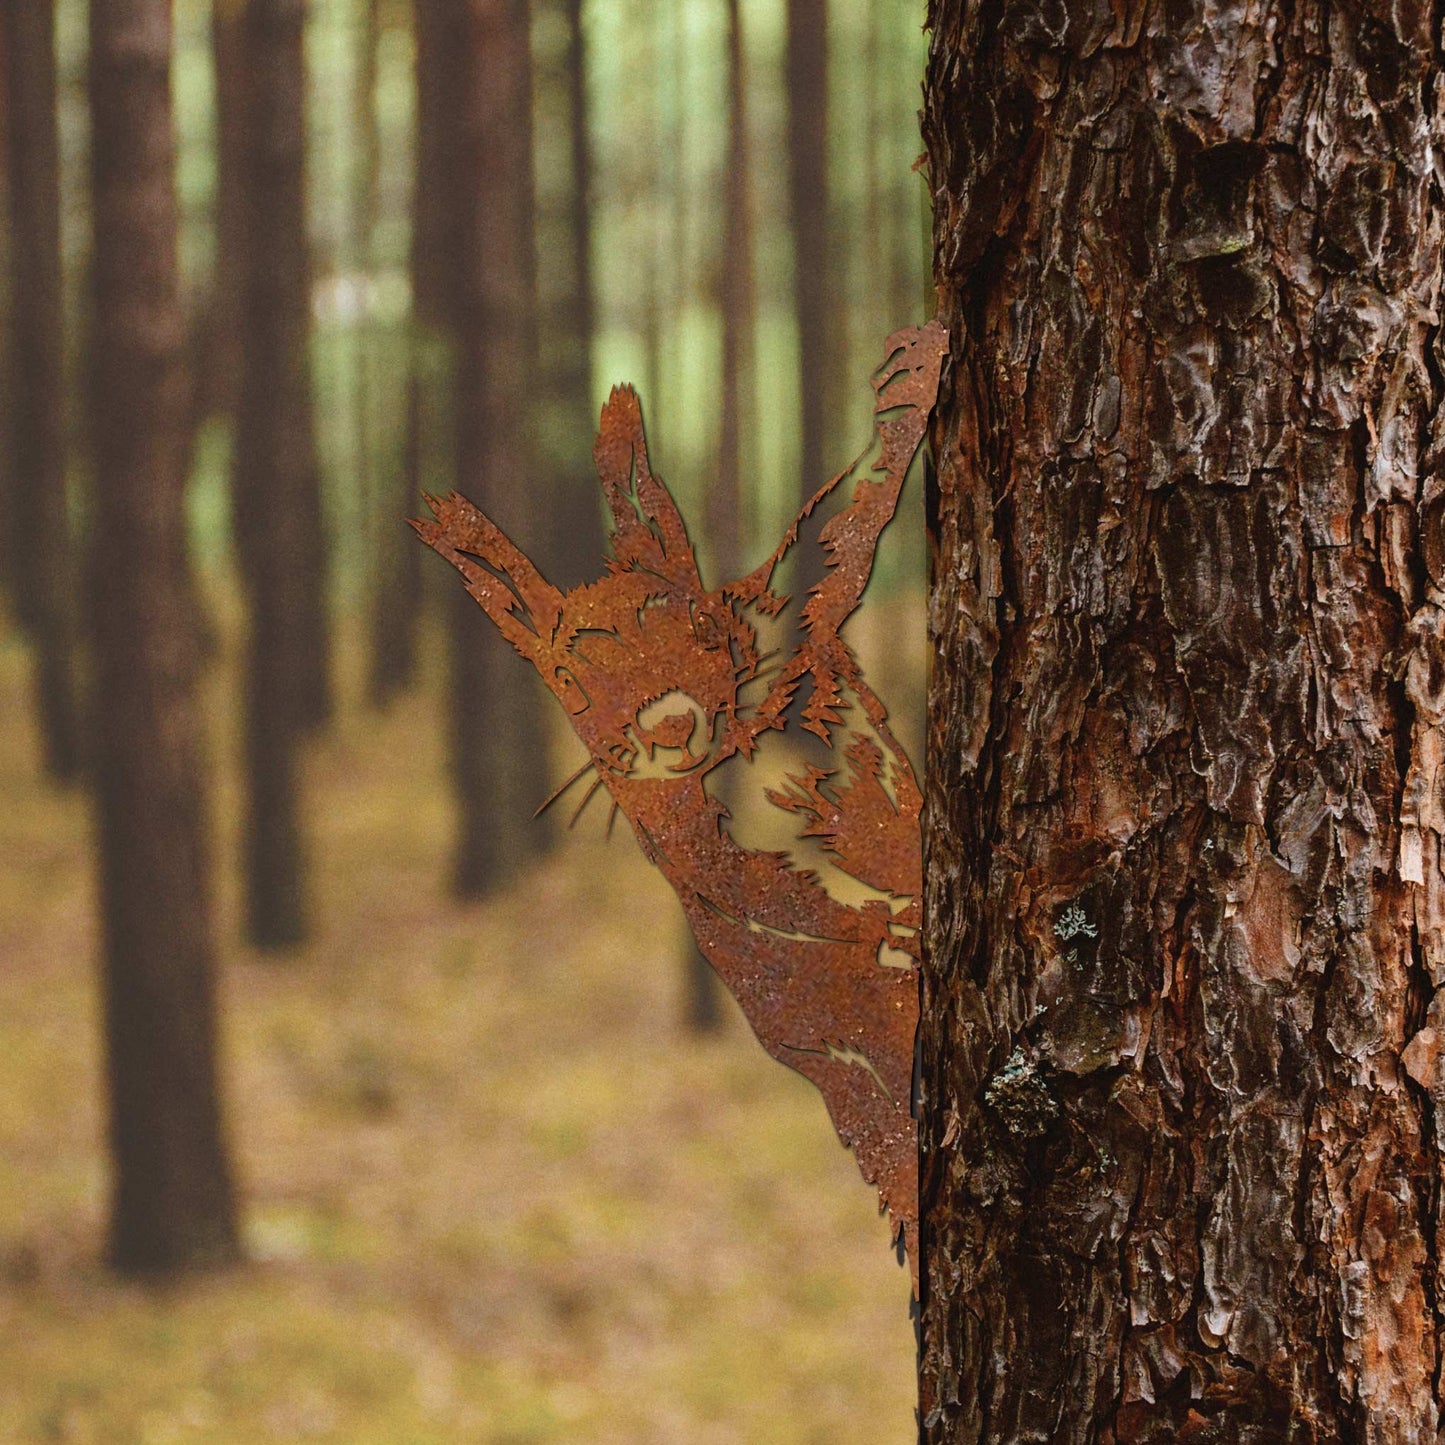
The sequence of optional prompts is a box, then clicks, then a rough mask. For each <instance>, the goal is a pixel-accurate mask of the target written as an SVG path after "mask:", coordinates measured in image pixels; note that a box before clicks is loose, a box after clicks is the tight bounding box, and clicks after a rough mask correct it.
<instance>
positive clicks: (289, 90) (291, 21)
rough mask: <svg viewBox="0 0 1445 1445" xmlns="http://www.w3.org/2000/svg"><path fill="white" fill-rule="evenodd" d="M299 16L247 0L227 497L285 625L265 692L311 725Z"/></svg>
mask: <svg viewBox="0 0 1445 1445" xmlns="http://www.w3.org/2000/svg"><path fill="white" fill-rule="evenodd" d="M305 22H306V4H305V0H245V16H244V31H243V45H244V49H243V66H244V82H243V86H242V89H243V93H244V102H243V106H242V114H243V116H244V118H245V127H244V135H243V137H239V138H238V139H243V141H244V147H243V150H242V154H241V162H242V163H241V168H240V176H241V198H240V200H239V201H238V202H237V205H238V208H239V214H240V217H241V219H242V221H243V224H244V238H243V244H242V248H241V249H242V255H243V258H244V260H243V265H242V271H243V277H242V284H241V296H242V316H241V330H242V341H241V346H242V378H241V395H240V398H239V408H238V415H237V422H236V444H235V455H236V464H235V470H234V483H233V487H234V496H233V504H234V507H235V512H236V530H237V540H238V544H239V548H240V555H241V562H242V570H243V572H246V571H247V570H249V568H250V565H251V562H252V561H255V562H257V563H258V565H260V566H262V567H263V568H266V569H268V570H269V571H270V575H268V577H267V579H266V582H265V583H262V581H261V579H260V578H259V577H252V578H250V579H248V580H249V582H250V586H251V591H252V597H253V605H255V606H258V607H261V608H274V609H276V610H277V611H278V612H281V613H282V614H283V615H284V624H278V627H279V626H280V625H284V629H285V631H286V633H287V635H288V636H289V637H290V638H291V641H290V643H289V644H288V645H289V647H290V649H291V656H290V658H288V660H287V661H288V668H287V675H286V676H285V677H284V678H282V677H279V676H278V679H277V681H278V685H280V686H281V687H282V689H283V690H282V692H281V693H280V694H279V695H277V696H275V697H273V698H272V699H271V702H272V705H273V706H277V707H279V708H281V709H282V710H283V711H284V712H285V714H286V715H287V716H288V717H289V718H290V719H291V720H292V721H294V722H295V723H296V725H297V726H298V727H300V728H301V729H303V730H305V731H310V730H312V729H314V728H316V727H319V726H320V725H321V724H322V723H323V722H325V721H326V719H327V718H328V717H329V716H330V713H331V684H330V639H329V628H328V621H327V609H326V575H327V554H328V547H327V535H326V528H325V522H324V515H323V508H322V502H321V471H320V464H319V462H318V460H317V454H316V420H315V408H314V404H313V399H312V382H311V353H310V341H311V254H310V244H309V240H308V236H307V219H306V52H305ZM268 489H270V490H269V491H268ZM282 514H284V515H282ZM253 541H254V542H256V543H257V547H256V548H253V547H252V543H253ZM253 552H264V553H265V554H266V555H265V556H264V557H262V556H260V555H254V556H253ZM270 569H274V570H270ZM277 587H280V588H281V589H283V591H284V594H285V595H284V597H283V596H281V595H280V594H278V593H277V592H276V590H275V589H276V588H277ZM263 594H264V595H263ZM262 626H263V628H264V627H265V626H267V624H262ZM278 671H279V669H278Z"/></svg>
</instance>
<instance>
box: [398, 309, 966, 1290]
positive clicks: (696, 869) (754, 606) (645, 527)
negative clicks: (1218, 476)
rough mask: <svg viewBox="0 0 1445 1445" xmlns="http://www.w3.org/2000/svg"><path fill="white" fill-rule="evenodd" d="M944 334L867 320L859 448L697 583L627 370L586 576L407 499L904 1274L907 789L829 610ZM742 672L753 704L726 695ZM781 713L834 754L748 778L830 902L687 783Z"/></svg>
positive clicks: (869, 536) (849, 605) (913, 806)
mask: <svg viewBox="0 0 1445 1445" xmlns="http://www.w3.org/2000/svg"><path fill="white" fill-rule="evenodd" d="M947 345H948V342H947V333H946V332H945V330H944V328H943V327H942V326H941V325H940V324H939V323H938V322H937V321H931V322H929V323H928V324H927V325H925V326H922V327H915V328H910V329H908V330H905V331H900V332H898V333H896V334H895V335H893V336H892V337H890V338H889V340H888V343H887V353H886V359H885V361H884V363H883V366H882V367H881V368H880V369H879V371H878V372H877V373H875V375H874V378H873V388H874V393H875V405H874V438H873V443H872V445H870V447H869V449H868V450H867V451H866V452H865V453H864V454H863V455H862V456H861V457H860V458H858V460H857V461H855V462H854V463H853V465H852V466H850V467H849V468H848V469H847V470H845V471H843V472H841V473H839V474H838V475H837V476H835V477H834V478H833V479H832V480H831V481H829V482H827V483H826V484H825V485H824V486H822V487H821V488H819V490H818V491H817V492H816V493H815V494H814V496H813V497H812V498H811V499H810V501H809V502H808V504H807V505H806V506H805V507H804V508H803V510H802V512H801V513H800V514H799V516H798V518H797V519H796V520H795V522H794V523H793V525H792V527H791V528H790V529H789V531H788V533H787V535H786V536H785V537H784V538H783V541H782V543H781V544H780V545H779V547H778V548H777V550H776V551H775V552H774V553H773V554H772V555H771V556H770V557H769V558H768V559H767V560H766V561H765V562H764V563H763V564H762V565H761V566H760V567H758V568H757V569H756V570H754V571H752V572H750V573H748V574H747V575H746V576H744V577H742V578H741V579H739V580H737V581H732V582H725V583H723V584H722V585H721V586H720V587H716V588H712V589H709V588H708V587H707V586H706V585H705V584H704V583H703V581H702V578H701V576H700V575H699V571H698V564H697V559H696V556H695V554H694V552H693V550H692V547H691V546H690V545H689V542H688V538H687V533H686V530H685V528H684V525H683V520H682V516H681V514H680V513H679V511H678V509H677V506H676V505H675V504H674V502H673V500H672V497H671V495H670V494H669V493H668V491H667V489H666V488H665V487H664V486H663V485H662V483H661V482H660V481H659V480H658V479H657V478H656V477H655V476H654V475H653V474H652V472H651V470H650V468H649V466H648V459H647V443H646V440H645V439H644V436H643V429H642V412H641V407H640V405H639V402H638V399H637V395H636V393H635V392H634V391H633V390H632V389H631V388H630V387H618V388H615V389H614V390H613V392H612V395H611V397H610V398H609V400H608V402H607V404H606V406H605V407H604V408H603V410H602V421H601V429H600V431H599V433H598V436H597V442H596V446H595V448H594V452H593V455H594V458H595V460H596V464H597V472H598V476H599V478H600V479H601V483H602V489H603V492H604V493H605V495H606V500H607V504H608V506H609V508H610V509H611V513H612V519H613V524H614V529H615V530H614V533H613V538H612V543H613V553H614V555H613V557H612V558H610V559H609V560H608V562H607V570H606V572H605V574H604V575H603V576H602V577H601V578H600V579H599V580H598V581H596V582H592V583H589V584H586V585H584V586H581V587H576V588H573V589H572V590H571V591H566V592H564V591H561V590H559V589H558V588H556V587H553V586H552V585H551V584H549V583H548V582H547V580H546V579H545V578H544V577H543V576H542V575H541V573H540V572H539V571H538V570H537V568H536V567H534V566H533V565H532V563H531V562H530V561H529V560H528V559H527V557H526V556H525V555H524V554H523V553H522V552H521V551H520V550H519V549H518V548H517V547H516V546H515V545H514V544H513V542H512V541H511V540H510V539H509V538H508V537H506V536H505V535H504V534H503V533H502V532H501V531H500V530H499V529H498V528H497V527H496V526H495V525H494V524H493V523H492V522H491V521H490V520H489V519H488V518H487V517H486V516H484V515H483V514H482V513H481V512H480V511H478V510H477V508H476V507H474V506H473V505H472V504H471V503H470V502H468V501H467V500H466V499H465V498H464V497H462V496H460V495H457V494H455V493H454V494H453V495H452V496H451V497H449V498H447V499H445V500H442V499H438V498H434V497H428V498H427V499H426V500H427V502H428V505H429V506H430V508H431V510H432V512H433V514H434V515H433V517H432V518H429V519H425V520H421V521H413V522H412V526H414V527H415V528H416V530H417V532H418V533H419V534H420V535H421V537H422V540H423V541H425V542H426V543H427V544H428V545H429V546H430V547H432V548H434V549H435V550H436V551H437V552H439V553H440V554H441V555H442V556H443V557H445V558H446V559H447V561H449V562H450V563H452V565H453V566H455V567H456V568H457V570H458V571H459V572H460V573H461V574H462V576H463V578H464V579H465V580H466V585H467V590H468V591H469V592H470V593H471V595H472V596H473V597H474V598H475V599H476V600H477V601H478V602H479V603H480V604H481V605H482V608H483V609H484V610H485V612H486V613H487V615H488V616H489V617H490V618H491V619H492V621H493V622H494V623H495V624H496V625H497V627H498V628H499V629H500V630H501V632H502V634H503V636H504V637H505V638H506V639H507V641H508V642H509V643H511V645H512V646H513V647H514V648H515V649H516V650H517V652H519V653H520V654H521V655H522V656H523V657H525V658H526V659H527V660H528V661H529V662H530V663H532V665H533V666H534V667H535V668H536V669H537V671H538V672H539V673H540V674H541V675H542V678H543V680H544V681H545V682H546V684H547V686H548V687H549V688H550V689H551V690H552V692H553V693H554V694H555V695H556V697H557V700H558V701H559V702H560V703H561V704H562V706H563V707H564V708H565V709H566V711H567V713H568V715H569V717H570V719H571V723H572V727H573V728H574V730H575V731H576V733H577V736H578V737H579V738H580V739H581V740H582V742H583V743H584V744H585V745H586V747H587V750H588V754H589V757H590V760H591V761H590V764H589V766H590V767H592V768H594V769H595V770H596V774H597V779H598V781H600V783H601V785H602V786H604V787H605V788H606V789H607V791H608V792H609V793H610V794H611V797H612V799H613V802H614V804H615V806H616V808H618V809H620V810H621V811H622V813H623V814H624V815H625V816H626V818H627V820H628V821H629V822H630V823H631V824H632V827H633V830H634V832H635V833H636V835H637V839H638V842H639V843H640V844H641V845H642V849H643V852H644V853H645V854H646V855H647V857H648V858H649V859H650V860H651V861H652V862H653V863H654V864H656V865H657V867H659V868H660V869H661V870H662V871H663V873H664V874H665V875H666V876H667V879H668V881H669V883H671V884H672V887H673V888H674V890H675V891H676V892H677V895H678V897H679V898H680V899H681V901H682V906H683V908H684V910H685V911H686V914H687V918H688V922H689V923H690V925H691V927H692V930H693V933H694V934H695V935H696V938H697V941H698V944H699V946H700V947H701V949H702V951H703V953H704V954H705V955H706V957H707V959H708V960H709V962H710V963H711V964H712V966H713V968H714V969H716V971H717V972H718V974H719V975H720V976H721V977H722V979H723V981H724V982H725V983H726V984H727V986H728V988H729V989H730V990H731V991H732V993H733V995H734V997H735V998H736V999H737V1001H738V1003H739V1004H740V1005H741V1007H742V1010H743V1012H744V1014H746V1016H747V1018H748V1021H749V1023H750V1024H751V1025H752V1027H753V1030H754V1032H755V1033H756V1034H757V1037H758V1039H759V1041H760V1042H761V1043H762V1045H763V1047H764V1048H765V1049H766V1050H767V1051H768V1053H770V1054H771V1055H772V1056H773V1057H774V1058H775V1059H777V1060H779V1061H780V1062H781V1063H784V1064H787V1065H788V1066H789V1067H791V1068H793V1069H796V1070H797V1071H798V1072H799V1073H801V1074H803V1075H805V1076H806V1077H807V1078H808V1079H810V1080H811V1081H812V1082H813V1083H814V1084H815V1085H816V1086H817V1087H818V1089H819V1091H820V1092H821V1093H822V1095H823V1098H824V1101H825V1102H826V1104H827V1107H828V1112H829V1115H830V1116H831V1118H832V1121H833V1125H834V1127H835V1128H836V1129H837V1131H838V1135H839V1137H840V1138H841V1139H842V1141H843V1143H844V1144H845V1145H847V1146H849V1147H850V1148H851V1149H852V1150H853V1153H854V1157H855V1158H856V1160H857V1162H858V1167H859V1169H860V1170H861V1171H862V1173H863V1177H864V1178H865V1179H867V1180H868V1181H869V1182H870V1183H872V1184H876V1185H877V1187H878V1192H879V1198H880V1204H881V1206H882V1207H885V1208H886V1209H887V1210H888V1212H889V1216H890V1219H891V1223H892V1229H893V1238H894V1241H895V1243H896V1242H897V1241H898V1240H899V1238H900V1236H902V1238H903V1243H904V1245H905V1247H906V1248H907V1251H908V1255H909V1262H910V1266H911V1269H912V1275H913V1283H914V1290H915V1293H916V1291H917V1284H918V1259H917V1240H916V1230H917V1219H918V1149H917V1129H916V1125H915V1122H914V1119H913V1116H912V1112H911V1096H912V1081H913V1049H914V1037H915V1034H916V1032H917V1026H918V948H919V944H918V931H919V926H920V923H921V921H922V901H921V888H922V855H921V847H920V841H919V814H920V810H921V804H922V798H921V795H920V792H919V787H918V782H917V779H916V777H915V775H914V772H913V768H912V766H911V765H910V764H909V761H908V759H907V757H906V756H905V755H904V752H903V750H902V748H901V747H900V746H899V745H898V743H897V741H896V740H895V738H894V736H893V734H892V733H891V731H890V730H889V726H888V719H887V714H886V711H885V709H884V707H883V704H882V703H881V702H880V701H879V700H878V698H877V697H876V696H875V695H874V693H873V692H872V690H871V689H870V688H869V687H868V685H867V683H866V682H865V681H864V679H863V676H862V674H861V672H860V671H859V668H858V664H857V661H856V659H855V658H854V656H853V653H852V651H851V650H850V649H849V647H848V645H847V644H846V643H845V642H844V640H843V639H842V637H841V635H840V629H841V628H842V626H843V623H844V622H845V621H846V620H847V618H848V617H849V615H850V614H851V613H852V612H853V610H854V609H855V608H856V607H857V605H858V602H859V599H860V598H861V596H862V593H863V588H864V586H865V584H866V583H867V581H868V576H869V573H870V572H871V570H872V566H873V557H874V552H875V550H876V548H877V544H878V538H879V534H880V533H881V531H882V530H883V528H884V526H885V525H886V524H887V523H888V521H889V520H890V518H891V517H892V516H893V512H894V509H895V507H896V505H897V502H898V494H899V490H900V488H901V486H902V484H903V478H904V475H905V473H906V472H907V470H908V466H909V463H910V462H911V460H912V458H913V455H914V453H915V452H916V451H917V449H918V446H919V443H920V442H921V440H922V438H923V434H924V430H925V428H926V425H927V421H928V416H929V413H930V412H931V410H932V408H933V404H934V400H935V398H936V395H937V390H938V381H939V373H940V369H941V367H942V362H943V356H944V354H945V352H946V350H947ZM848 483H851V484H852V495H851V498H849V499H848V500H847V501H846V505H843V506H842V507H841V510H839V511H837V512H836V513H835V514H834V515H833V516H832V517H830V518H829V520H828V521H827V522H826V523H824V525H823V526H822V528H821V531H820V532H819V533H818V534H817V539H816V545H818V546H820V547H821V550H822V559H821V560H822V563H823V566H822V568H821V579H820V580H819V581H818V582H817V583H816V584H815V585H814V586H813V587H812V588H811V589H810V590H809V592H808V595H807V598H806V601H805V602H804V604H803V606H802V609H801V618H800V630H799V633H798V641H797V642H796V645H795V646H794V647H793V648H792V650H791V652H790V654H789V655H787V656H786V658H785V660H784V661H783V662H782V663H781V664H780V665H778V666H777V667H776V668H775V669H773V670H771V671H770V672H765V671H764V669H763V666H762V664H763V662H764V661H766V660H767V659H765V658H764V657H763V656H762V655H761V651H760V644H759V637H758V627H757V626H755V625H754V624H755V621H756V622H761V621H762V619H764V618H774V617H777V616H778V615H779V614H780V612H781V611H782V609H783V608H784V606H785V605H786V603H787V601H788V599H787V598H786V597H783V596H781V595H779V594H778V593H776V592H774V591H773V590H772V584H773V581H774V577H775V574H776V573H777V569H778V568H779V565H780V564H781V563H782V561H783V559H784V557H786V556H787V555H788V554H789V552H790V550H791V549H793V548H794V547H795V545H798V544H799V531H800V527H801V525H802V524H803V523H804V522H805V521H806V520H807V519H808V518H809V517H810V515H811V514H813V513H814V511H815V509H818V508H819V507H820V506H821V504H823V503H824V501H825V499H827V498H829V497H830V496H833V497H834V499H835V500H837V501H841V500H842V499H843V497H844V495H845V493H844V491H843V490H842V489H844V488H845V486H846V484H848ZM835 494H836V495H835ZM815 575H816V574H815ZM750 684H751V686H750ZM759 690H761V696H760V697H759V698H758V699H757V700H756V702H755V703H748V702H745V701H744V698H743V694H744V692H745V691H748V692H753V693H755V692H758V691H759ZM789 720H792V721H795V722H796V723H797V724H798V725H799V726H800V727H801V728H803V729H806V730H807V731H808V732H809V733H811V734H813V735H814V736H815V737H817V738H819V739H821V740H822V742H824V743H826V744H827V745H828V748H829V749H830V750H831V756H832V757H836V759H837V765H836V766H832V767H826V768H825V767H821V766H817V765H815V764H814V765H806V766H805V767H804V769H803V771H801V772H799V773H795V774H792V775H790V776H789V777H788V780H787V786H786V787H785V788H783V789H780V790H773V791H769V792H768V794H767V797H768V799H769V801H770V802H772V803H773V804H775V805H776V806H778V807H780V808H784V809H786V810H788V811H789V812H791V813H793V814H796V815H797V818H798V819H799V820H800V826H799V829H798V836H799V837H800V838H805V837H806V838H814V839H817V840H819V842H820V843H821V846H822V848H823V850H824V854H825V856H826V857H827V858H828V860H829V862H830V863H831V864H832V865H833V866H835V867H836V868H838V869H840V870H841V871H842V872H843V873H846V874H848V875H850V877H851V878H852V879H853V880H856V882H857V883H860V884H862V885H865V887H864V888H863V889H861V890H860V889H857V888H854V889H852V890H851V892H852V893H853V895H854V898H855V901H853V902H844V901H842V900H840V899H839V898H837V897H835V896H833V894H831V893H830V892H829V891H828V889H827V888H826V887H825V886H824V883H823V881H822V879H821V878H820V877H819V875H818V873H817V872H815V871H812V870H809V869H805V868H801V867H799V866H796V865H795V864H794V863H793V862H791V861H790V860H789V858H788V855H787V854H784V853H776V852H766V851H759V850H754V849H750V848H746V847H743V846H741V845H740V844H739V843H738V842H736V841H735V839H734V837H733V834H732V831H731V829H730V824H731V823H732V818H731V815H730V813H729V811H728V809H727V808H726V807H725V806H724V804H723V803H722V802H721V801H719V799H718V798H717V797H716V796H714V793H713V792H710V791H709V787H708V782H709V779H710V778H712V775H713V773H714V772H715V771H716V770H717V769H719V768H722V767H727V766H728V765H730V764H733V763H735V762H736V761H738V760H746V759H748V758H751V757H752V756H753V754H754V752H755V750H756V748H757V747H758V744H759V741H760V739H761V738H762V736H763V735H764V734H765V733H767V732H769V731H773V730H781V729H783V728H784V726H785V724H786V723H787V722H789ZM830 760H831V759H830ZM584 771H585V769H584ZM596 785H597V784H596V783H594V787H595V786H596ZM715 786H716V785H715V784H714V787H715ZM860 892H861V893H864V894H866V895H867V896H866V897H864V898H863V900H862V901H861V902H859V901H856V896H857V894H858V893H860ZM900 963H901V965H902V966H899V965H900Z"/></svg>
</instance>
